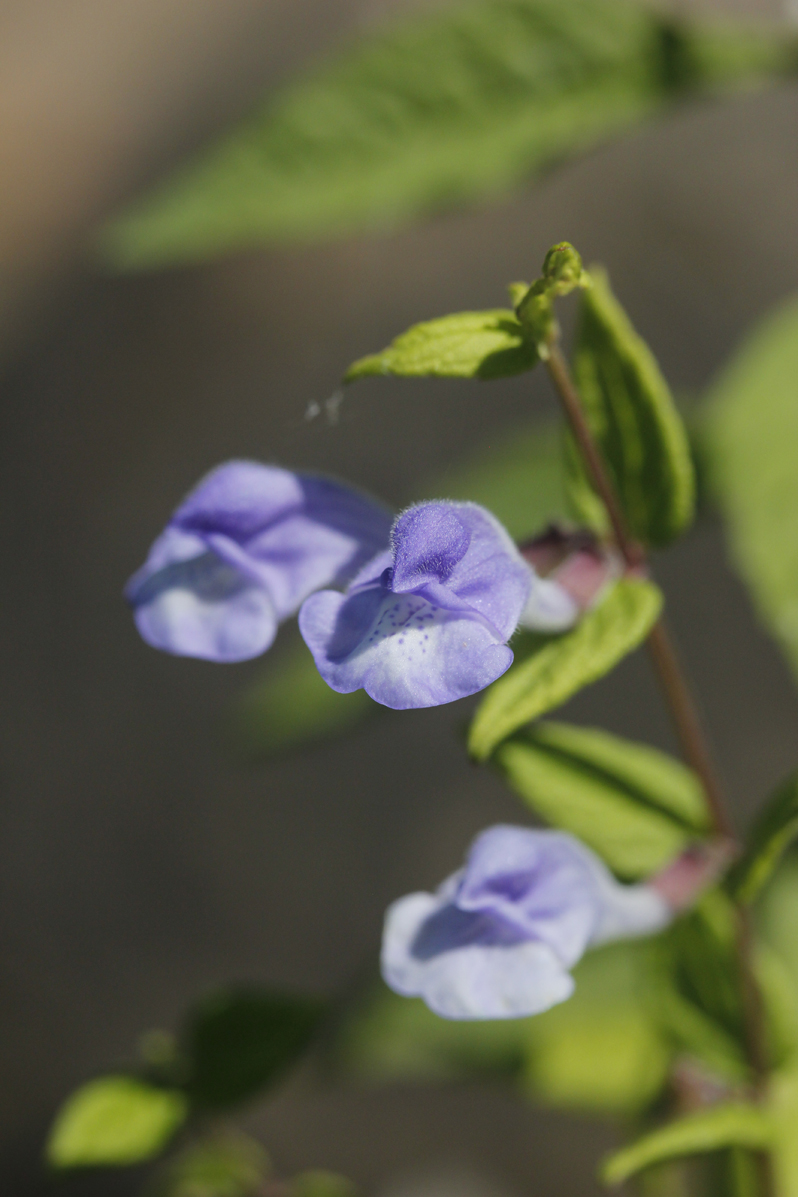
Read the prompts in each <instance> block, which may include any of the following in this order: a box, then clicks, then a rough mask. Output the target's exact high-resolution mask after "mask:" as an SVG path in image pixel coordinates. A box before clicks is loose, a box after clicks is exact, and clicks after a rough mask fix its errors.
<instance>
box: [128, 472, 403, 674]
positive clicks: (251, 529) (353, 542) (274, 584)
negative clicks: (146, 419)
mask: <svg viewBox="0 0 798 1197" xmlns="http://www.w3.org/2000/svg"><path fill="white" fill-rule="evenodd" d="M390 527H391V516H390V514H389V512H388V511H386V509H385V508H383V507H381V506H380V505H379V504H377V503H376V502H374V500H372V499H369V498H368V497H366V496H365V495H362V494H360V493H358V492H357V491H355V490H351V489H350V488H349V487H346V486H342V485H341V484H340V483H338V482H332V481H330V480H329V479H326V478H319V477H315V476H313V475H309V474H293V473H291V472H290V471H289V470H282V469H278V468H277V467H275V466H265V465H260V464H259V463H258V462H254V461H230V462H227V463H226V464H225V465H221V466H218V467H217V468H216V469H215V470H212V471H211V473H210V474H208V475H207V476H206V477H205V478H203V480H202V481H201V482H200V483H199V485H198V486H197V487H195V489H194V490H193V491H192V492H191V493H190V494H189V495H188V497H187V498H186V499H185V500H184V501H183V502H182V503H181V505H180V506H179V507H178V508H177V510H176V511H175V513H174V515H173V516H172V518H171V519H170V521H169V523H168V524H167V526H166V528H165V530H164V532H163V533H162V534H161V535H160V536H159V537H158V539H157V540H156V541H155V543H154V544H153V546H152V549H151V550H150V554H149V557H148V558H147V561H146V563H145V565H144V566H143V567H142V568H141V569H140V570H139V571H138V572H137V573H136V574H134V575H133V577H132V578H131V579H130V581H129V582H128V584H127V587H126V590H125V595H126V597H127V599H128V602H129V603H130V604H131V606H132V607H133V610H134V618H135V621H136V626H137V627H138V629H139V631H140V633H141V635H142V636H143V637H144V639H145V640H146V641H147V642H148V644H151V645H153V646H154V647H155V648H161V649H164V650H165V651H166V652H170V653H177V654H178V655H180V656H188V657H203V658H205V659H207V660H211V661H244V660H247V659H248V658H249V657H256V656H258V655H259V654H260V653H262V652H264V651H265V650H266V649H267V648H268V647H269V645H270V644H271V643H272V641H273V640H274V637H275V634H276V631H277V625H278V623H280V622H281V620H283V619H286V618H287V617H288V616H289V615H292V614H293V613H294V612H295V611H296V610H297V609H298V608H299V605H300V604H301V603H302V601H303V599H305V598H307V596H308V595H309V594H310V593H311V592H312V591H314V590H318V589H319V588H320V587H321V586H329V585H335V584H339V583H344V582H346V581H348V580H349V578H351V577H352V576H353V575H354V574H355V573H356V572H357V571H358V570H359V569H360V568H361V566H362V565H363V564H364V562H366V561H367V560H369V558H371V557H373V556H374V554H375V553H377V552H379V551H380V550H381V549H383V548H384V547H385V545H386V544H387V543H388V537H389V533H390Z"/></svg>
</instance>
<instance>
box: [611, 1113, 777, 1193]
mask: <svg viewBox="0 0 798 1197" xmlns="http://www.w3.org/2000/svg"><path fill="white" fill-rule="evenodd" d="M772 1140H773V1119H772V1118H771V1117H770V1116H769V1115H768V1114H766V1113H765V1112H764V1111H763V1110H761V1109H760V1108H759V1107H757V1106H754V1105H748V1104H746V1103H745V1102H735V1103H731V1104H729V1105H718V1106H711V1107H710V1108H709V1109H706V1110H697V1111H696V1112H695V1113H693V1114H688V1115H687V1116H686V1117H685V1118H679V1119H678V1120H677V1121H675V1122H671V1123H669V1124H668V1125H667V1126H663V1127H661V1128H660V1129H659V1130H655V1131H652V1132H651V1133H650V1134H648V1135H644V1136H643V1138H642V1139H638V1140H637V1142H636V1143H632V1144H631V1146H629V1147H624V1148H622V1150H621V1151H616V1152H615V1154H614V1155H611V1156H610V1157H609V1158H608V1159H606V1160H605V1161H604V1163H603V1165H602V1168H601V1178H602V1180H603V1181H604V1183H605V1184H609V1185H619V1184H622V1183H623V1182H624V1181H625V1180H628V1179H629V1177H630V1176H634V1175H635V1173H636V1172H640V1171H642V1169H643V1168H649V1167H650V1166H651V1165H652V1164H659V1163H661V1162H662V1161H663V1160H672V1159H675V1158H677V1157H679V1156H685V1155H701V1154H703V1153H704V1152H707V1151H718V1150H720V1149H721V1148H723V1147H748V1148H751V1149H752V1150H754V1151H757V1150H763V1149H765V1148H767V1147H769V1146H770V1144H771V1142H772Z"/></svg>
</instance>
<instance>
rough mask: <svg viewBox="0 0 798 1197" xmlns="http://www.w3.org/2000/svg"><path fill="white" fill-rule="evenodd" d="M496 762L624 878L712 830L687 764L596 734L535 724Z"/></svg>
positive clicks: (540, 808) (646, 870)
mask: <svg viewBox="0 0 798 1197" xmlns="http://www.w3.org/2000/svg"><path fill="white" fill-rule="evenodd" d="M494 760H495V762H496V764H497V765H498V766H499V768H500V769H501V770H502V772H503V773H504V774H505V776H506V777H507V780H508V781H509V782H510V785H511V786H512V787H513V789H514V790H516V791H517V793H519V794H520V795H521V797H522V798H523V799H524V801H525V802H527V803H528V804H529V805H530V806H531V807H532V808H533V810H535V811H536V813H537V814H539V815H541V816H542V817H543V818H544V819H545V820H546V821H547V822H548V823H551V824H552V825H553V826H555V827H561V828H563V830H565V831H570V832H571V833H572V834H573V835H576V836H578V837H579V838H580V839H581V840H584V842H585V843H586V844H588V845H589V846H590V847H591V848H593V849H594V851H596V852H597V853H598V854H599V855H600V856H601V857H602V858H603V859H604V860H605V861H606V862H607V864H608V865H609V866H610V867H611V868H612V869H614V870H615V872H616V873H618V874H620V875H621V876H623V877H629V878H633V877H645V876H648V875H649V874H651V873H653V872H655V871H656V870H657V869H658V868H661V867H662V866H663V865H665V864H666V863H667V862H668V861H669V860H671V859H672V858H673V857H674V856H676V854H677V853H678V852H679V851H680V850H681V849H682V848H683V847H684V846H685V845H686V844H687V842H688V840H690V839H692V838H694V837H695V833H696V830H705V829H706V810H705V806H704V801H703V797H702V791H701V786H700V783H699V782H698V779H697V778H696V777H695V775H694V774H693V773H692V772H691V771H690V770H689V769H687V768H686V767H685V766H684V765H682V764H680V763H679V762H678V761H676V760H674V758H673V757H669V756H666V755H665V753H662V752H657V751H656V750H655V749H653V748H648V747H647V746H645V745H643V744H634V743H631V742H630V741H628V740H622V739H620V738H619V737H617V736H611V735H610V734H609V733H607V732H603V731H597V730H595V729H589V728H580V727H571V726H569V725H568V724H564V723H536V724H534V725H533V726H532V727H531V728H530V729H529V730H527V731H523V732H519V733H516V735H514V736H512V737H510V739H507V740H505V741H504V742H503V743H502V744H501V745H500V746H499V747H498V748H497V749H496V752H495V755H494Z"/></svg>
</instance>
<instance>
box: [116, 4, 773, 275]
mask: <svg viewBox="0 0 798 1197" xmlns="http://www.w3.org/2000/svg"><path fill="white" fill-rule="evenodd" d="M672 29H673V26H672V23H667V22H666V23H665V24H663V22H662V21H661V20H660V19H658V17H657V16H656V15H655V14H652V13H650V12H649V11H648V10H647V9H646V8H645V7H644V6H642V5H639V4H636V3H632V2H629V0H570V2H569V3H568V4H564V3H562V0H481V2H479V3H473V2H472V3H469V4H457V5H452V6H450V7H448V8H445V9H444V10H443V11H441V12H433V13H429V12H425V13H422V14H421V15H419V16H414V17H410V18H407V19H405V20H404V21H403V22H401V23H397V24H396V25H395V26H394V27H392V28H388V29H387V30H386V31H385V32H383V33H378V34H376V35H373V36H372V37H370V38H368V39H364V40H363V41H361V42H360V43H359V44H355V45H354V46H353V47H352V48H350V49H349V50H347V51H345V52H343V53H342V54H341V55H339V56H338V57H337V58H336V59H334V60H333V61H332V62H331V63H330V64H329V65H328V66H326V67H324V68H322V69H321V70H319V71H318V72H317V73H316V74H315V75H314V74H310V75H309V76H308V77H306V78H305V79H304V80H303V81H300V82H298V83H296V84H295V85H293V86H291V87H288V88H287V89H285V90H284V91H283V92H282V93H280V94H278V95H277V96H276V97H274V98H273V99H271V100H270V101H269V102H267V103H266V105H265V106H264V107H263V108H262V109H261V110H260V111H258V112H256V113H255V114H254V115H253V116H252V117H251V118H250V119H249V120H247V121H245V122H244V123H243V124H242V126H241V127H240V128H239V129H238V130H235V131H234V132H233V133H231V134H230V135H228V136H227V137H225V138H224V139H222V141H221V142H220V143H219V144H218V145H217V146H214V147H213V148H211V149H209V150H206V151H205V152H204V153H201V154H200V155H199V157H198V158H197V159H196V161H195V162H193V163H190V164H189V165H188V166H186V167H185V168H183V169H182V170H180V171H179V172H178V173H177V174H176V175H175V176H174V177H173V178H172V179H170V180H167V182H166V183H165V184H164V185H162V186H161V187H160V188H158V189H157V190H156V191H155V193H154V194H153V195H151V196H149V197H146V196H145V197H144V198H143V199H142V200H141V201H140V202H139V203H138V204H137V205H134V206H133V207H132V208H131V209H130V210H129V211H128V212H127V213H126V214H124V215H123V216H122V218H121V219H118V220H117V221H116V222H114V223H112V224H111V225H110V226H109V227H107V228H106V229H105V230H104V233H103V235H102V238H101V247H102V250H103V252H104V254H105V256H106V258H107V259H108V260H109V261H110V262H112V263H113V264H114V265H116V266H117V267H121V268H127V269H141V268H146V267H151V266H157V265H161V264H164V263H168V262H176V261H187V260H192V259H200V258H205V257H208V256H211V255H213V254H217V253H220V252H223V251H225V250H229V249H232V248H235V247H238V246H245V245H250V244H253V243H263V242H275V241H307V240H311V239H314V238H319V237H322V238H326V237H329V236H330V235H341V234H347V233H350V232H353V231H357V230H361V229H363V228H369V227H371V228H381V229H385V228H395V227H397V226H399V225H402V224H404V223H406V222H407V221H409V220H411V219H413V218H417V217H418V216H420V215H423V214H425V213H427V212H431V211H434V210H441V209H445V208H451V207H452V206H455V205H462V204H463V203H464V202H467V201H474V200H478V199H481V198H483V197H486V196H490V195H495V194H497V193H501V192H504V191H506V190H507V189H508V188H509V187H511V186H513V185H514V184H516V183H518V182H519V181H520V180H522V179H524V178H525V177H527V176H529V175H530V174H532V173H534V172H536V171H539V170H541V169H542V168H543V167H545V166H548V165H550V164H552V163H554V162H556V161H558V160H561V159H562V158H563V157H564V156H566V155H569V154H573V153H576V152H578V151H580V150H582V149H585V148H587V147H589V146H592V145H595V144H596V143H597V142H598V141H600V140H602V139H604V138H606V137H607V136H609V135H611V134H615V133H618V132H620V131H622V130H624V129H626V128H628V127H629V126H630V125H633V124H634V123H635V122H636V121H639V120H640V119H641V118H643V117H645V116H647V115H649V114H650V113H652V112H655V111H658V110H659V109H660V108H661V107H662V105H663V103H664V102H665V101H666V100H667V99H668V97H669V96H671V95H674V94H677V93H679V92H680V91H682V90H683V89H684V83H685V72H684V70H681V71H680V70H678V69H676V70H674V63H676V64H677V67H678V61H686V60H689V62H690V64H691V73H690V78H689V83H690V84H692V85H699V86H700V85H701V84H707V85H709V86H717V85H727V84H729V83H733V82H737V81H745V80H749V79H751V78H752V77H755V76H760V75H768V74H772V73H774V72H781V71H783V70H784V69H785V67H786V65H787V63H788V61H789V60H788V47H787V46H786V45H785V41H786V39H784V38H783V37H782V36H780V35H779V33H778V32H774V31H771V30H768V29H766V28H765V29H764V30H762V31H759V32H757V31H756V30H754V31H752V30H750V29H748V28H740V27H736V26H730V27H729V26H727V27H726V28H725V29H723V28H721V29H719V30H717V31H716V30H715V29H714V28H712V27H708V28H707V29H705V30H704V29H698V28H693V27H685V29H684V30H683V32H682V34H681V41H680V42H679V44H680V45H681V44H682V43H685V44H686V46H687V51H686V55H685V53H684V52H683V53H682V54H681V59H678V56H677V55H675V54H674V38H673V36H672ZM668 32H670V33H671V36H667V34H668Z"/></svg>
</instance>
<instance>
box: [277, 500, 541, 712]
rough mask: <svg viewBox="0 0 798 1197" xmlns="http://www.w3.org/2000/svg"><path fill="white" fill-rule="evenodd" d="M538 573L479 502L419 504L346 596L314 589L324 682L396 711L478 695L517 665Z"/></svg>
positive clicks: (311, 622)
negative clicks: (519, 632)
mask: <svg viewBox="0 0 798 1197" xmlns="http://www.w3.org/2000/svg"><path fill="white" fill-rule="evenodd" d="M533 582H534V574H533V571H532V570H531V569H530V567H529V566H528V565H527V563H526V562H525V561H524V560H523V558H522V557H521V555H520V553H519V552H518V549H517V548H516V547H515V544H514V543H513V541H512V540H511V539H510V537H509V536H508V534H507V533H506V532H505V530H504V528H503V527H502V526H501V524H500V523H499V522H498V520H496V519H494V517H493V516H492V515H491V514H490V512H488V511H486V510H485V509H484V508H483V507H479V506H477V504H475V503H449V502H431V503H421V504H419V505H418V506H417V507H411V508H410V509H409V510H408V511H405V512H404V513H403V514H402V515H401V516H399V518H398V519H397V521H396V523H395V524H394V527H393V531H392V533H391V548H390V549H389V550H388V551H386V552H385V553H382V554H380V555H379V556H378V557H377V558H376V559H375V560H374V561H372V562H370V563H369V565H368V566H366V567H365V568H364V569H363V570H362V571H361V573H360V574H359V575H358V577H356V578H355V579H354V581H353V582H352V583H351V585H350V587H349V590H348V591H347V593H346V594H338V593H336V592H334V591H329V590H324V591H320V592H319V593H317V594H314V595H311V597H310V598H309V599H307V600H306V601H305V603H304V604H303V606H302V608H301V610H300V613H299V627H300V631H301V632H302V635H303V637H304V638H305V642H306V644H307V645H308V647H309V648H310V651H311V652H312V653H313V657H314V660H315V662H316V666H317V668H318V670H319V672H320V674H321V675H322V677H323V678H324V680H325V681H326V682H327V683H328V685H330V686H331V687H332V689H333V690H337V691H339V692H340V693H343V694H348V693H350V692H351V691H353V690H359V689H361V688H362V689H364V690H366V692H367V693H368V694H370V695H371V697H372V698H373V699H375V700H376V701H377V702H379V703H382V704H383V705H384V706H388V707H394V708H396V709H406V708H408V707H429V706H438V705H440V704H441V703H447V702H453V701H454V700H455V699H457V698H463V697H464V696H465V695H468V694H474V693H475V692H476V691H477V690H482V689H483V688H484V687H485V686H487V685H489V684H490V683H491V682H493V681H495V679H496V678H497V677H500V676H501V674H503V673H504V672H505V670H506V669H507V668H508V667H509V665H510V664H511V662H512V659H513V654H512V650H511V649H510V648H509V647H508V645H507V641H508V640H509V638H510V636H511V635H512V633H513V632H514V631H515V629H516V627H517V625H518V622H519V619H520V617H521V613H522V611H523V610H524V607H525V605H526V603H527V601H528V599H529V595H530V591H531V588H532V585H533Z"/></svg>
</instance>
